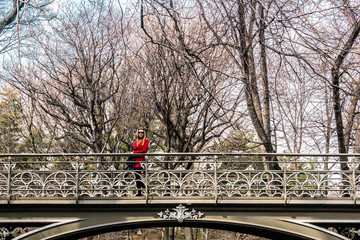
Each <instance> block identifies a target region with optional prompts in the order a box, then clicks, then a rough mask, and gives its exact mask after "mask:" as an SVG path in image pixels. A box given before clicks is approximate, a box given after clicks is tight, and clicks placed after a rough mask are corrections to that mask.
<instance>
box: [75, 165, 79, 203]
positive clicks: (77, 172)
mask: <svg viewBox="0 0 360 240" xmlns="http://www.w3.org/2000/svg"><path fill="white" fill-rule="evenodd" d="M79 168H80V165H79V159H76V179H75V180H76V204H78V203H79V184H80V179H79Z"/></svg>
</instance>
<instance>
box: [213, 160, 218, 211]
mask: <svg viewBox="0 0 360 240" xmlns="http://www.w3.org/2000/svg"><path fill="white" fill-rule="evenodd" d="M217 160H218V156H217V155H215V156H214V194H215V205H216V204H217V202H218V186H217V183H218V179H217V162H218V161H217Z"/></svg>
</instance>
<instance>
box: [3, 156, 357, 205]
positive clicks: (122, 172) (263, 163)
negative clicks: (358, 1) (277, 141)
mask: <svg viewBox="0 0 360 240" xmlns="http://www.w3.org/2000/svg"><path fill="white" fill-rule="evenodd" d="M129 155H130V154H2V155H0V200H4V201H5V200H6V203H12V202H14V201H16V200H24V199H34V198H35V199H75V200H76V201H79V200H81V199H127V198H136V199H139V198H141V199H146V200H149V199H156V198H158V199H162V198H174V197H176V198H179V197H185V198H202V199H204V198H206V199H212V200H214V201H220V200H224V199H235V200H239V201H241V200H249V199H250V200H251V199H257V200H259V199H269V198H270V199H280V200H282V201H285V202H289V201H290V200H324V199H325V200H339V199H341V200H351V201H352V203H355V204H356V203H357V199H359V197H360V170H359V162H360V161H359V160H360V154H352V155H351V154H347V155H344V154H333V155H330V154H328V155H324V154H256V153H255V154H230V153H203V154H197V153H187V154H185V153H173V154H160V153H159V154H157V153H152V154H145V156H146V162H143V163H142V165H143V167H144V170H142V171H139V170H138V171H130V170H126V159H127V156H129ZM142 156H143V155H142ZM340 161H346V162H347V164H348V166H349V170H344V171H341V170H340ZM274 162H276V163H277V166H278V168H277V169H278V170H271V169H269V168H271V166H274ZM136 181H141V182H143V183H144V186H145V187H144V188H141V189H140V190H141V192H142V195H143V196H142V197H136V195H137V193H138V189H137V188H136Z"/></svg>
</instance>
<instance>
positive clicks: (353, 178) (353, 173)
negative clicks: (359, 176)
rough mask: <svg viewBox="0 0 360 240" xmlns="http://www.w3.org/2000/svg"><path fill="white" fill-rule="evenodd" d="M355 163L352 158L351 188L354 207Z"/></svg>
mask: <svg viewBox="0 0 360 240" xmlns="http://www.w3.org/2000/svg"><path fill="white" fill-rule="evenodd" d="M355 179H356V176H355V162H354V158H353V159H352V184H351V185H352V188H353V199H354V205H355V204H356V184H355Z"/></svg>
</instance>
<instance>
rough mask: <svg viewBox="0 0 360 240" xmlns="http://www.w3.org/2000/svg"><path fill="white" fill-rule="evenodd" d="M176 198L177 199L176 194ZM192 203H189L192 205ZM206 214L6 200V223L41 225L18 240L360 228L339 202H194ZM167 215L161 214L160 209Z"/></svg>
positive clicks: (2, 214) (1, 212) (0, 216)
mask: <svg viewBox="0 0 360 240" xmlns="http://www.w3.org/2000/svg"><path fill="white" fill-rule="evenodd" d="M174 202H177V201H176V200H175V199H174ZM187 204H188V205H187ZM187 204H186V203H183V205H184V206H185V207H186V208H187V209H188V211H189V212H190V211H191V210H192V209H194V210H195V211H196V212H201V213H203V215H201V216H198V217H197V218H196V219H194V218H189V219H186V218H185V219H184V220H183V221H182V222H181V220H182V219H179V218H174V219H169V218H168V219H164V218H161V217H160V216H159V214H158V213H160V212H162V213H165V211H166V209H169V212H175V211H176V209H175V208H176V207H177V206H178V204H177V203H176V204H154V205H153V204H151V205H146V204H129V205H119V204H101V205H100V204H80V205H79V204H41V202H37V204H35V203H32V204H11V205H6V204H4V205H0V224H1V226H0V227H4V228H11V229H14V228H16V227H22V228H24V227H36V228H34V230H32V231H29V232H27V233H25V234H22V235H20V236H18V237H16V238H15V239H29V240H30V239H34V240H39V239H76V238H80V237H85V236H91V235H94V234H99V233H105V232H110V231H117V230H125V229H134V228H147V227H162V226H182V227H202V228H212V229H223V230H230V231H237V232H243V233H249V234H253V235H257V236H264V237H267V238H272V239H286V240H288V239H293V240H294V239H327V240H332V239H347V238H345V237H343V236H341V235H339V234H337V233H334V232H332V231H329V230H327V228H326V227H328V226H335V227H336V226H340V225H345V226H353V227H355V228H356V229H359V228H360V208H358V207H355V206H349V205H347V206H345V207H344V206H336V205H331V206H329V205H326V204H324V205H321V204H319V205H312V206H303V205H299V206H296V205H291V206H284V205H279V204H264V205H261V206H259V204H257V205H251V204H243V205H239V204H228V205H213V204H201V203H197V204H194V203H193V204H190V203H187ZM160 215H161V214H160Z"/></svg>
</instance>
